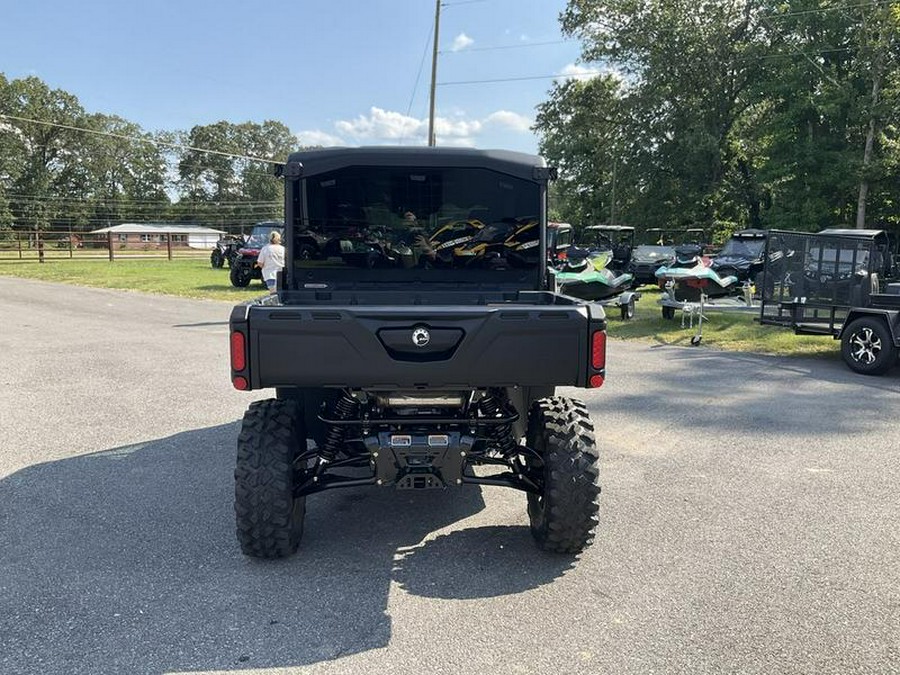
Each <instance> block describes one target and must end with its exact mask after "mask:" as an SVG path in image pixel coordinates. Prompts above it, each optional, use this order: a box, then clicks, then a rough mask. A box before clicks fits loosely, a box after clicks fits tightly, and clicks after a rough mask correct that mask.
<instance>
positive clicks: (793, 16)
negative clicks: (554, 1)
mask: <svg viewBox="0 0 900 675" xmlns="http://www.w3.org/2000/svg"><path fill="white" fill-rule="evenodd" d="M898 16H900V9H898V4H897V3H893V4H887V3H884V2H883V1H880V0H870V2H868V3H862V4H855V5H848V6H846V7H845V6H841V5H828V4H822V3H821V2H819V0H788V1H787V2H777V3H775V2H756V1H754V2H750V1H749V0H744V1H740V0H739V1H738V2H732V1H730V0H729V1H726V0H702V1H701V2H699V3H697V2H687V1H686V0H673V1H671V2H666V3H663V2H660V1H653V2H637V0H570V2H569V4H568V6H567V8H566V10H565V12H564V13H563V14H562V16H561V21H562V27H563V31H564V32H565V33H566V34H568V35H571V36H574V37H577V38H579V39H580V40H581V41H582V44H583V53H582V58H583V60H584V61H585V62H590V63H595V64H597V65H598V67H599V66H602V67H605V68H608V69H610V70H612V71H614V72H616V73H617V74H618V76H619V80H620V86H619V87H618V89H616V90H614V91H611V92H609V95H610V96H611V100H610V101H609V102H608V104H607V105H608V107H611V106H614V105H615V106H617V121H618V131H619V134H618V137H617V140H616V141H615V144H616V147H617V148H618V150H617V152H616V155H615V156H616V166H617V171H616V176H617V180H616V184H617V186H618V187H617V197H616V202H617V204H618V205H621V211H622V214H623V215H624V217H625V218H626V219H627V220H629V221H630V222H632V223H633V224H636V225H651V224H653V225H669V224H684V223H700V224H703V225H705V226H707V227H709V226H713V227H716V228H718V229H719V230H720V234H721V235H724V234H727V232H728V231H729V230H731V229H733V228H735V227H742V226H746V225H752V226H779V227H791V228H794V229H797V228H799V229H818V228H821V227H827V226H830V225H839V224H846V223H849V222H852V221H853V219H854V216H855V217H856V219H857V221H858V222H860V223H861V222H863V221H864V220H865V221H869V222H873V221H874V222H887V223H890V222H897V221H900V214H898V211H897V209H898V203H897V201H898V200H897V198H896V196H895V194H894V193H895V192H896V189H895V186H896V185H897V183H898V177H900V176H898V174H897V166H898V164H900V160H898V156H897V148H898V142H897V129H898V127H900V120H898V114H900V112H898V111H900V86H898V84H900V82H898V72H900V69H898V68H897V65H898V45H897V42H898V41H897V37H896V36H897V32H898V31H897V26H898ZM586 104H587V101H583V102H579V101H578V100H577V98H576V97H574V96H573V95H572V93H571V92H570V91H568V90H566V89H564V88H561V87H555V88H554V89H553V90H552V91H551V92H550V100H549V101H548V102H547V103H545V104H544V105H543V106H542V107H541V110H542V111H551V110H553V109H554V108H555V107H565V106H567V105H568V106H570V109H569V110H568V114H567V115H557V116H555V117H553V116H545V117H544V118H541V120H542V123H539V125H538V127H537V128H538V130H539V132H540V133H541V143H542V145H541V147H542V150H543V151H544V152H546V153H547V154H548V156H550V158H551V161H554V162H560V161H565V162H566V164H567V165H569V166H572V167H587V166H589V159H590V158H591V157H594V156H596V155H597V154H598V153H602V152H603V151H602V150H598V148H597V147H596V146H595V144H594V143H593V142H592V141H586V142H585V143H584V144H583V146H584V147H583V148H580V147H579V142H578V141H577V140H574V141H573V142H571V143H569V144H567V145H566V146H562V145H560V144H559V143H558V142H556V141H554V140H553V139H554V138H563V137H566V136H567V135H571V136H573V137H574V138H575V139H577V138H578V137H579V136H580V135H584V134H585V125H584V124H583V122H582V120H583V119H586V118H588V117H589V116H590V112H589V111H586V110H577V108H579V107H580V106H582V105H586ZM563 154H564V155H565V157H563ZM554 155H556V156H554ZM579 155H580V157H579ZM567 180H568V181H569V183H570V184H569V185H567V186H566V191H567V192H570V193H576V194H577V193H579V192H585V191H589V190H590V188H591V187H592V186H594V185H596V180H597V176H596V171H595V170H593V169H586V170H584V171H583V172H582V170H581V169H580V168H579V169H577V170H576V171H575V172H574V173H572V174H570V175H567ZM572 204H573V206H572V208H573V209H574V211H576V212H577V208H576V207H575V203H574V202H573V203H572ZM864 214H865V215H864Z"/></svg>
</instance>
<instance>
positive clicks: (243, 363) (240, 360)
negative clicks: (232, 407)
mask: <svg viewBox="0 0 900 675" xmlns="http://www.w3.org/2000/svg"><path fill="white" fill-rule="evenodd" d="M245 348H246V343H245V341H244V334H243V333H241V332H240V331H234V332H233V333H232V334H231V369H232V370H244V368H246V367H247V357H246V355H245ZM238 388H239V389H240V387H238Z"/></svg>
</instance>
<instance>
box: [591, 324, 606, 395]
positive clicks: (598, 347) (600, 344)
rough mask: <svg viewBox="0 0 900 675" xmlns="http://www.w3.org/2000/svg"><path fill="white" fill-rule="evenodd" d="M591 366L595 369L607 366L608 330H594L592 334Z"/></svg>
mask: <svg viewBox="0 0 900 675" xmlns="http://www.w3.org/2000/svg"><path fill="white" fill-rule="evenodd" d="M591 367H592V368H593V369H594V370H602V369H603V368H605V367H606V331H603V330H598V331H594V334H593V335H592V336H591ZM597 386H600V385H597Z"/></svg>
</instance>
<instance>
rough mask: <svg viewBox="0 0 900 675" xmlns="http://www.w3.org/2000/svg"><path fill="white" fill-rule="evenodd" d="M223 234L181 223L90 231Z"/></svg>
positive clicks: (123, 224) (134, 225) (122, 225)
mask: <svg viewBox="0 0 900 675" xmlns="http://www.w3.org/2000/svg"><path fill="white" fill-rule="evenodd" d="M107 232H112V233H113V234H225V232H224V230H214V229H212V228H211V227H201V226H199V225H187V224H182V223H122V224H121V225H113V226H112V227H104V228H102V229H99V230H93V231H91V234H106V233H107Z"/></svg>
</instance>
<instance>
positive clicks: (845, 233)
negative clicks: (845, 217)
mask: <svg viewBox="0 0 900 675" xmlns="http://www.w3.org/2000/svg"><path fill="white" fill-rule="evenodd" d="M819 234H833V235H835V236H836V237H859V238H861V239H875V238H876V237H879V236H882V235H884V236H887V233H886V232H885V231H884V230H857V229H855V228H849V227H830V228H828V229H827V230H822V231H820V232H819Z"/></svg>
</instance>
